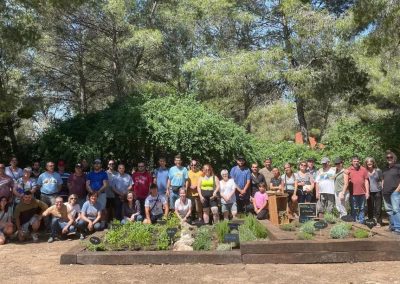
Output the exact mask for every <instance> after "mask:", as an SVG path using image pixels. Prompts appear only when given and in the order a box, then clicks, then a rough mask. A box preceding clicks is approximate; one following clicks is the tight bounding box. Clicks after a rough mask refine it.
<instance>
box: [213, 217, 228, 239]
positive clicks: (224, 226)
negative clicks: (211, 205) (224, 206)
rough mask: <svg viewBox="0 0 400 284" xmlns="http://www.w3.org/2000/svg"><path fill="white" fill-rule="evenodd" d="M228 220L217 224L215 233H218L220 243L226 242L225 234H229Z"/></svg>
mask: <svg viewBox="0 0 400 284" xmlns="http://www.w3.org/2000/svg"><path fill="white" fill-rule="evenodd" d="M228 223H229V222H228V220H224V221H221V222H218V223H217V224H215V231H216V232H217V237H218V241H219V242H220V243H222V242H223V241H224V237H225V234H228V233H229V226H228Z"/></svg>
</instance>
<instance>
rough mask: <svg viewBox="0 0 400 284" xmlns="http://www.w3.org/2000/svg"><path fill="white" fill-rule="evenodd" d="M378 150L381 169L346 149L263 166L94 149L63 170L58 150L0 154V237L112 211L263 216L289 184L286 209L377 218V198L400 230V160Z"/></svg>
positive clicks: (60, 227) (116, 215) (95, 222)
mask: <svg viewBox="0 0 400 284" xmlns="http://www.w3.org/2000/svg"><path fill="white" fill-rule="evenodd" d="M385 158H386V161H387V165H386V166H385V168H384V169H382V170H381V169H379V168H378V167H377V164H376V162H375V159H374V158H372V157H366V158H365V159H364V160H361V159H360V157H358V156H353V157H352V158H351V161H349V162H350V163H351V165H350V167H347V168H345V167H344V161H343V159H341V158H340V157H337V158H335V159H333V161H332V162H331V160H330V159H329V158H328V157H324V158H322V159H321V160H318V161H316V160H315V159H313V158H308V159H304V160H301V161H300V162H299V163H298V164H297V165H292V164H290V163H285V164H284V165H280V166H282V169H283V171H282V173H281V170H280V168H279V167H277V165H274V164H273V160H272V158H269V157H268V158H266V159H265V161H264V165H263V167H262V168H260V167H259V165H258V164H257V163H251V162H250V163H248V162H247V161H246V159H245V157H243V156H238V157H236V165H234V166H233V167H232V168H231V169H221V170H220V171H218V172H217V171H216V170H215V169H214V168H213V166H212V165H211V164H207V163H206V164H203V165H202V166H200V162H199V161H198V160H195V159H192V160H190V161H189V163H188V166H184V164H183V160H182V158H181V156H180V155H176V156H175V157H174V161H173V163H174V165H173V166H171V167H168V165H167V160H166V159H165V158H163V157H160V158H159V159H158V165H157V167H156V168H155V169H154V170H153V171H149V170H148V165H146V163H145V162H144V161H140V162H138V163H137V167H134V168H133V169H132V170H131V171H127V169H126V167H125V165H124V164H123V163H117V161H115V160H112V159H111V160H108V161H107V163H104V165H103V161H101V160H100V159H95V160H94V161H93V162H92V167H90V166H89V164H88V163H87V161H86V160H81V161H80V162H78V163H76V164H75V165H74V167H73V169H74V170H73V172H71V173H69V172H67V171H66V164H65V162H64V161H63V160H59V161H57V163H54V162H53V161H47V162H46V163H45V169H44V171H42V170H41V163H40V162H39V161H35V162H33V163H32V165H31V166H29V167H26V168H24V169H21V168H19V167H18V160H17V158H15V157H12V158H11V160H10V163H9V165H6V164H5V163H0V244H5V243H6V242H7V241H8V240H10V239H13V238H17V239H18V240H19V241H25V240H26V239H28V238H29V237H31V238H32V240H33V241H34V242H36V241H38V240H39V232H40V231H44V232H46V233H48V234H49V238H48V242H50V243H51V242H53V241H55V240H58V239H60V238H65V237H67V236H68V235H70V234H71V235H77V234H78V235H79V238H80V239H82V240H83V239H85V237H86V235H87V234H90V233H92V232H94V231H98V230H103V229H105V228H107V225H108V224H109V223H110V222H111V221H112V220H114V219H117V220H119V221H120V222H121V223H122V224H124V223H127V222H144V223H148V224H150V223H156V222H157V221H158V220H160V219H164V218H167V217H168V215H169V214H176V216H177V217H178V218H179V219H180V220H181V221H182V222H188V223H193V222H200V223H204V224H211V223H216V222H219V220H221V219H232V218H233V219H234V218H236V217H237V214H238V213H240V214H255V215H256V216H257V218H258V219H267V218H268V194H287V196H288V214H289V218H291V219H296V218H298V217H299V216H298V204H299V203H311V202H316V203H317V211H318V215H319V217H323V214H325V213H332V212H334V213H335V214H337V215H338V217H343V216H345V215H348V214H350V215H351V216H352V218H353V220H354V221H355V222H359V223H364V221H365V219H366V218H369V219H374V220H375V221H376V226H381V225H382V224H383V223H382V219H383V213H384V212H383V211H382V207H383V206H382V205H384V210H385V213H386V214H387V216H388V219H389V230H391V231H393V232H394V233H396V234H400V212H399V211H400V165H399V164H397V156H396V155H395V153H393V152H392V151H387V152H386V156H385ZM105 165H106V166H105ZM317 165H318V166H317ZM103 166H105V167H103ZM294 168H296V169H297V170H295V169H294ZM366 216H367V217H366Z"/></svg>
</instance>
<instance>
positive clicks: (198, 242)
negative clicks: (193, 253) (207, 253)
mask: <svg viewBox="0 0 400 284" xmlns="http://www.w3.org/2000/svg"><path fill="white" fill-rule="evenodd" d="M211 247H212V229H211V227H210V226H202V227H200V228H199V229H198V230H197V233H196V236H195V238H194V242H193V249H194V250H210V249H211Z"/></svg>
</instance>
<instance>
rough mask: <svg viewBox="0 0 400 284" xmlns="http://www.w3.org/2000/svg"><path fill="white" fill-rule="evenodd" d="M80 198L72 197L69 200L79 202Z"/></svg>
mask: <svg viewBox="0 0 400 284" xmlns="http://www.w3.org/2000/svg"><path fill="white" fill-rule="evenodd" d="M77 199H78V198H75V197H71V198H70V199H69V200H77Z"/></svg>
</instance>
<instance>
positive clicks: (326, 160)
mask: <svg viewBox="0 0 400 284" xmlns="http://www.w3.org/2000/svg"><path fill="white" fill-rule="evenodd" d="M329 162H330V160H329V158H327V157H324V158H322V160H321V164H326V163H329Z"/></svg>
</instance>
